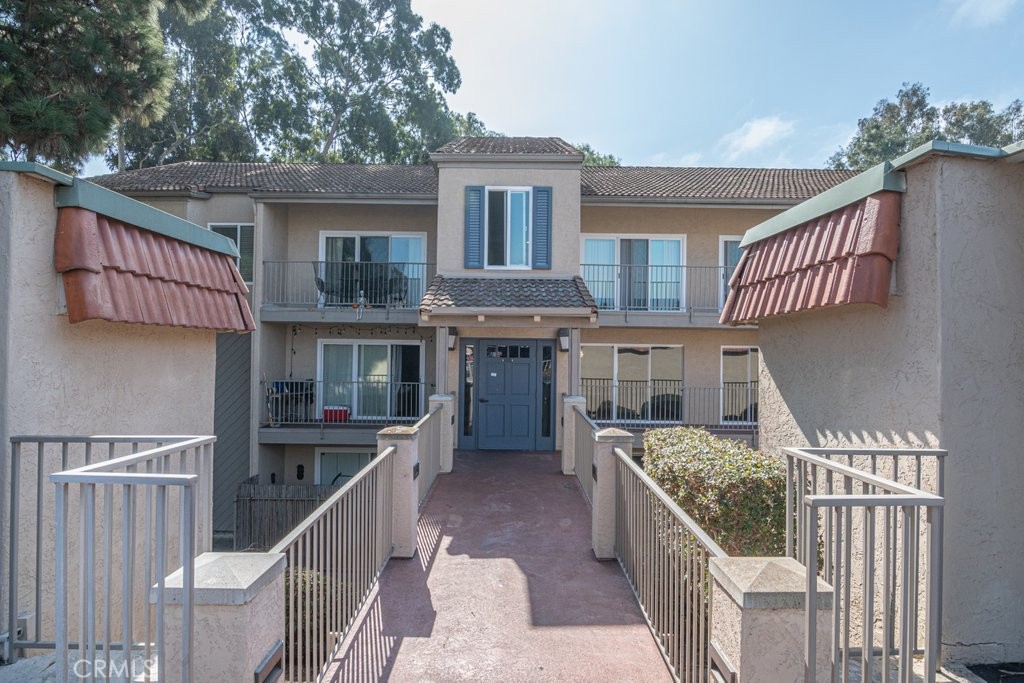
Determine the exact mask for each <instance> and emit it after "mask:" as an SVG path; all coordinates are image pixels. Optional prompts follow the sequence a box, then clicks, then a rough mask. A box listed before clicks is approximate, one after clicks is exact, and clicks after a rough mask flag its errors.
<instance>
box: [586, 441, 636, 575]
mask: <svg viewBox="0 0 1024 683" xmlns="http://www.w3.org/2000/svg"><path fill="white" fill-rule="evenodd" d="M616 448H620V449H622V450H623V451H625V452H626V453H632V452H633V435H632V434H630V433H629V432H627V431H625V430H622V429H615V428H611V429H602V430H601V431H599V432H597V434H596V435H595V437H594V470H593V473H592V474H590V475H589V476H593V477H594V489H593V498H594V499H593V501H592V502H593V505H592V507H591V516H592V517H591V544H592V547H593V549H594V556H595V557H597V559H599V560H611V559H614V558H615V479H616V467H615V452H614V451H615V449H616ZM581 475H582V476H588V474H587V473H586V472H580V473H579V474H577V476H581Z"/></svg>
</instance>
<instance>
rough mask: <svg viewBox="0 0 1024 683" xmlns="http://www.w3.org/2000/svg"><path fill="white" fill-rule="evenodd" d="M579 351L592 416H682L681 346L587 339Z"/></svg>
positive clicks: (623, 419)
mask: <svg viewBox="0 0 1024 683" xmlns="http://www.w3.org/2000/svg"><path fill="white" fill-rule="evenodd" d="M580 355H581V358H580V378H581V382H582V386H583V394H584V396H585V397H586V399H587V412H588V413H589V414H590V416H591V417H592V418H593V419H595V420H599V421H606V420H607V421H618V422H631V421H641V422H669V421H679V420H681V419H682V411H683V402H682V392H683V347H682V346H675V345H673V346H668V345H666V346H644V345H626V344H583V345H582V346H581V348H580Z"/></svg>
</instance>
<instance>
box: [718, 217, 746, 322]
mask: <svg viewBox="0 0 1024 683" xmlns="http://www.w3.org/2000/svg"><path fill="white" fill-rule="evenodd" d="M742 239H743V238H742V237H740V236H739V235H722V236H721V237H720V238H719V250H718V265H719V266H720V267H721V269H722V287H721V295H720V296H721V298H720V302H719V308H721V306H723V305H725V300H726V299H728V298H729V280H730V279H732V272H733V271H734V270H736V266H737V265H738V264H739V262H740V256H741V255H742V253H743V252H741V251H740V241H742Z"/></svg>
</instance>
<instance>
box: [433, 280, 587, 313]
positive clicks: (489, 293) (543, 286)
mask: <svg viewBox="0 0 1024 683" xmlns="http://www.w3.org/2000/svg"><path fill="white" fill-rule="evenodd" d="M537 310H543V311H544V312H545V313H548V314H558V315H583V316H588V317H589V316H591V315H594V314H596V313H597V304H596V303H595V302H594V297H593V296H591V294H590V291H589V290H588V289H587V285H586V284H585V283H584V282H583V278H581V277H580V276H578V275H575V276H573V277H563V278H557V277H451V276H445V275H436V276H435V277H434V279H433V280H432V281H431V282H430V286H429V287H427V292H426V294H424V296H423V300H422V301H421V302H420V313H421V314H424V315H430V314H436V313H446V314H460V313H461V314H472V313H475V312H478V311H480V312H488V313H505V314H508V315H522V314H524V313H525V312H526V311H537Z"/></svg>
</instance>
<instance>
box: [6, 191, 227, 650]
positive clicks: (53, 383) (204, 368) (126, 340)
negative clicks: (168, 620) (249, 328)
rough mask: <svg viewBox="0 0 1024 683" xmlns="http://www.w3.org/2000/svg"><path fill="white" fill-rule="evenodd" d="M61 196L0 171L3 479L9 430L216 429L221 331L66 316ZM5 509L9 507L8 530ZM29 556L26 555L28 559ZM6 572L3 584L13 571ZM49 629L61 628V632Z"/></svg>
mask: <svg viewBox="0 0 1024 683" xmlns="http://www.w3.org/2000/svg"><path fill="white" fill-rule="evenodd" d="M53 193H54V188H53V186H52V185H51V184H49V183H47V182H43V181H40V180H36V179H33V178H30V177H28V176H25V175H20V174H16V173H6V172H5V173H0V198H2V201H0V245H4V247H3V248H2V250H3V251H5V252H6V254H5V255H6V256H7V257H8V258H9V260H8V262H7V264H6V267H5V268H4V269H2V270H0V278H2V283H0V287H2V289H3V290H4V291H5V292H8V293H10V295H9V296H8V297H6V299H7V302H8V304H9V306H8V307H7V310H6V311H5V316H4V318H3V328H2V329H3V341H2V344H0V345H2V346H3V347H4V348H5V349H6V354H0V361H4V365H3V367H2V372H0V383H2V384H3V385H4V393H5V394H6V396H7V399H8V400H5V401H3V402H2V404H0V413H2V418H0V443H2V449H3V453H4V457H3V459H2V461H0V462H2V463H3V473H2V474H3V476H2V481H3V486H4V487H5V488H6V486H7V485H8V484H7V482H8V481H9V476H10V475H9V474H8V468H9V463H8V460H7V457H6V454H7V453H8V448H9V441H8V439H9V437H10V436H11V435H15V434H29V435H32V434H61V435H82V434H212V433H213V404H214V371H215V363H216V341H215V333H214V332H212V331H201V330H184V329H178V328H169V327H156V326H145V325H127V324H120V323H108V322H105V321H87V322H83V323H78V324H75V325H71V324H70V323H69V322H68V318H67V316H66V315H58V314H57V311H58V296H59V292H60V289H61V286H62V285H61V284H60V281H59V279H58V275H57V273H56V270H55V269H54V265H53V248H54V246H53V245H54V230H55V227H56V224H57V210H56V208H54V196H53ZM58 460H59V459H58ZM26 462H31V461H30V460H29V459H26ZM47 462H48V463H51V465H48V466H47V469H50V470H52V469H53V467H55V466H56V464H54V461H53V460H52V459H51V460H48V461H47ZM21 471H22V473H23V475H29V476H28V478H27V479H24V480H23V481H24V483H23V493H22V502H23V503H24V505H23V507H22V510H23V513H25V514H27V513H29V512H31V511H32V510H33V509H34V506H33V503H34V501H35V491H34V482H35V479H34V476H31V475H33V474H34V468H31V467H28V468H23V469H22V470H21ZM44 473H45V471H44ZM53 490H54V489H53V487H52V485H50V484H49V483H46V484H45V486H44V495H45V496H46V500H45V501H44V503H43V506H42V510H43V522H42V528H43V544H44V547H45V548H53V547H54V543H55V540H54V529H55V520H54V502H53ZM4 497H5V496H4ZM7 513H8V507H7V505H3V506H2V508H0V517H2V518H3V528H5V529H6V515H7ZM21 529H22V534H21V537H20V544H21V547H22V549H23V550H27V549H31V548H34V547H35V540H34V532H35V524H34V523H33V522H32V521H31V520H27V521H25V523H24V524H23V525H22V527H21ZM7 540H8V539H7V534H6V533H5V534H3V535H2V539H0V554H2V555H3V556H6V553H7V548H6V545H7ZM26 557H28V556H26V555H25V554H22V558H23V561H25V558H26ZM50 562H52V559H51V560H49V561H47V562H44V572H43V574H44V575H43V576H40V577H37V578H38V580H39V581H40V585H42V586H43V588H44V604H46V605H50V606H51V608H50V609H52V591H53V586H54V580H53V568H52V564H50ZM23 576H24V575H23ZM2 581H3V584H4V586H6V578H5V577H4V578H2ZM19 583H20V585H21V595H22V602H21V604H22V605H29V604H30V603H28V602H26V600H27V599H28V596H29V595H30V593H29V592H28V591H30V590H31V587H32V582H31V581H28V580H26V581H21V582H19ZM5 599H6V596H5ZM50 609H44V614H46V615H47V616H44V618H43V619H42V621H43V623H44V625H45V628H46V629H52V626H51V624H52V621H51V618H50V617H49V616H48V615H49V613H50ZM4 613H6V607H4ZM44 632H46V633H48V634H49V635H51V636H52V630H48V631H44Z"/></svg>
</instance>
